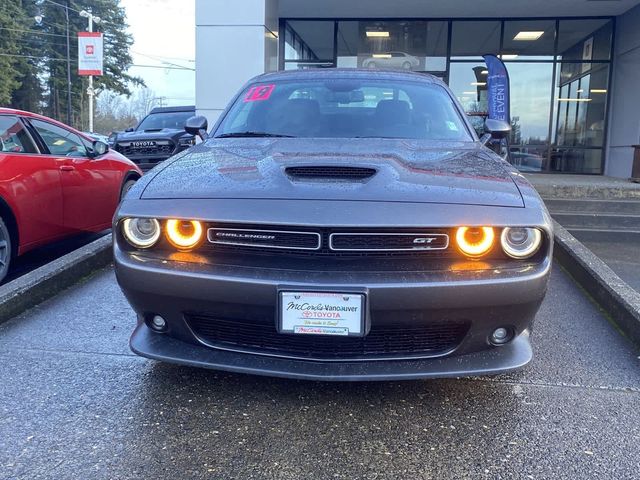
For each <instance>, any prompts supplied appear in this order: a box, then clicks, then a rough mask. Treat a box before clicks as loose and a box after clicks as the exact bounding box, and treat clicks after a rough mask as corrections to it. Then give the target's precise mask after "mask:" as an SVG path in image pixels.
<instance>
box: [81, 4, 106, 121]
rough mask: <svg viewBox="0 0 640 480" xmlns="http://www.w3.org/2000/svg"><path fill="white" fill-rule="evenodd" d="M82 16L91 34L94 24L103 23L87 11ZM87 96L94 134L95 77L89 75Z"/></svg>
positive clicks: (82, 12)
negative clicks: (85, 19)
mask: <svg viewBox="0 0 640 480" xmlns="http://www.w3.org/2000/svg"><path fill="white" fill-rule="evenodd" d="M80 16H81V17H84V18H87V19H88V20H89V28H88V29H87V30H88V31H89V32H93V24H94V23H100V22H101V21H102V20H101V19H100V17H98V16H96V15H93V14H92V13H91V12H90V11H87V10H81V11H80ZM87 95H88V96H89V131H90V132H92V133H93V97H94V96H95V90H94V89H93V75H89V87H88V88H87Z"/></svg>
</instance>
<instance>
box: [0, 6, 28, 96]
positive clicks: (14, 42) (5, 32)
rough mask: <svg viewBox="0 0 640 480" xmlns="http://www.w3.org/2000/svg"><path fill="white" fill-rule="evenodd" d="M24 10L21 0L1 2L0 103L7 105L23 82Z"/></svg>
mask: <svg viewBox="0 0 640 480" xmlns="http://www.w3.org/2000/svg"><path fill="white" fill-rule="evenodd" d="M23 25H24V10H23V8H22V2H21V0H3V1H2V2H1V3H0V105H7V104H9V103H10V101H11V97H12V94H13V92H14V91H15V90H17V89H18V88H19V87H20V85H21V83H20V80H21V77H22V75H21V73H20V69H19V68H17V67H18V65H19V64H20V55H21V48H20V41H21V40H22V33H21V30H22V29H23V28H24V27H23Z"/></svg>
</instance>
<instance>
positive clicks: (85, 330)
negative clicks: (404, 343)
mask: <svg viewBox="0 0 640 480" xmlns="http://www.w3.org/2000/svg"><path fill="white" fill-rule="evenodd" d="M134 322H135V317H134V314H133V312H132V310H131V309H130V308H129V306H128V304H127V302H126V300H125V299H124V297H123V296H122V294H121V293H120V290H119V289H118V286H117V284H116V283H115V278H114V275H113V272H112V270H111V269H105V270H103V271H100V272H98V273H97V274H95V275H94V276H93V277H92V278H90V279H89V280H88V281H85V282H84V283H82V284H80V285H77V286H75V287H73V288H71V289H69V290H67V291H66V292H63V293H62V294H60V295H59V296H58V297H56V298H54V299H52V300H50V301H48V302H46V303H44V304H42V305H40V306H39V307H36V308H34V309H33V310H31V311H29V312H26V313H25V314H23V315H21V316H19V317H17V318H15V319H13V320H11V321H9V322H8V323H6V324H4V325H2V326H0V479H12V480H13V479H30V480H31V479H71V478H82V479H94V478H96V479H138V478H157V479H164V478H171V479H177V478H180V479H182V478H185V479H187V478H215V479H218V478H237V479H250V478H256V479H258V478H260V479H261V478H273V479H280V478H282V479H289V478H291V479H303V478H304V479H316V478H317V479H334V478H338V479H341V478H344V479H356V478H367V479H382V478H408V479H409V478H410V479H442V478H455V479H459V478H491V479H493V478H524V479H547V478H553V479H564V478H567V479H569V478H570V479H586V478H615V479H622V478H629V479H631V478H638V472H639V468H640V409H639V408H638V406H640V360H639V359H638V351H637V349H636V348H635V347H634V346H633V345H631V344H630V343H629V342H628V341H627V340H626V339H624V338H623V337H622V336H621V334H620V333H619V332H618V331H617V330H616V329H615V327H614V326H613V325H611V324H610V323H609V322H608V321H607V319H606V318H605V317H604V316H603V314H602V313H601V312H600V311H599V310H598V309H597V307H595V306H594V305H593V304H592V303H591V302H590V301H589V299H587V298H586V297H585V296H584V295H583V293H582V292H581V291H580V290H579V289H578V287H576V286H575V285H574V284H573V283H572V281H571V279H570V278H568V277H567V276H566V275H565V274H564V273H563V271H562V270H561V269H560V268H559V267H558V266H557V265H556V266H555V269H554V272H553V275H552V281H551V284H550V291H549V294H548V295H547V298H546V300H545V302H544V304H543V306H542V309H541V311H540V313H539V315H538V320H537V323H536V326H535V329H534V332H533V338H532V340H533V345H534V352H535V358H534V360H533V362H532V363H531V364H530V365H529V366H528V367H527V368H526V369H525V370H523V371H520V372H517V373H515V374H511V375H502V376H496V377H490V378H489V377H485V378H477V379H451V380H435V381H411V382H388V383H349V384H347V383H338V384H333V383H331V384H328V383H317V382H305V381H293V380H284V379H272V378H265V377H254V376H246V375H236V374H228V373H221V372H215V371H209V370H202V369H194V368H188V367H181V366H175V365H169V364H161V363H157V362H154V361H151V360H146V359H143V358H139V357H136V356H134V355H132V354H131V352H130V351H129V349H128V345H127V341H128V337H129V334H130V333H131V330H132V328H133V326H134Z"/></svg>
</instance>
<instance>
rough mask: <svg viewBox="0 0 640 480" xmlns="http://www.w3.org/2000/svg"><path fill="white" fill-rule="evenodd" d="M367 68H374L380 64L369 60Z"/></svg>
mask: <svg viewBox="0 0 640 480" xmlns="http://www.w3.org/2000/svg"><path fill="white" fill-rule="evenodd" d="M367 68H369V69H371V70H373V69H374V68H378V65H376V62H369V63H367Z"/></svg>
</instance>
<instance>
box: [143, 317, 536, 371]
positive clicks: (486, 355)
mask: <svg viewBox="0 0 640 480" xmlns="http://www.w3.org/2000/svg"><path fill="white" fill-rule="evenodd" d="M130 347H131V350H132V351H133V352H134V353H137V354H138V355H141V356H143V357H147V358H152V359H154V360H160V361H163V362H170V363H177V364H180V365H188V366H191V367H202V368H212V369H215V370H224V371H228V372H237V373H249V374H253V375H266V376H273V377H283V378H296V379H303V380H322V381H376V380H378V381H382V380H416V379H422V378H445V377H464V376H471V375H493V374H498V373H506V372H509V371H513V370H517V369H519V368H522V367H524V366H525V365H526V364H527V363H529V361H530V360H531V358H532V351H531V344H530V343H529V332H528V331H525V332H523V333H522V334H520V335H519V336H518V337H517V338H516V339H515V340H513V341H512V342H511V343H509V344H507V345H504V346H502V347H500V348H493V349H490V350H484V351H481V352H475V353H470V354H466V355H457V356H449V357H442V358H433V359H428V360H385V361H369V362H366V361H365V362H314V361H308V360H296V359H289V358H279V357H267V356H262V355H251V354H246V353H239V352H232V351H227V350H219V349H214V348H209V347H206V346H202V345H194V344H191V343H186V342H183V341H180V340H178V339H176V338H172V337H169V336H167V335H164V334H157V333H155V332H154V331H152V330H151V329H150V328H149V327H147V325H146V324H145V323H140V324H138V326H137V328H136V329H135V331H134V332H133V335H132V336H131V340H130Z"/></svg>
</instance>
